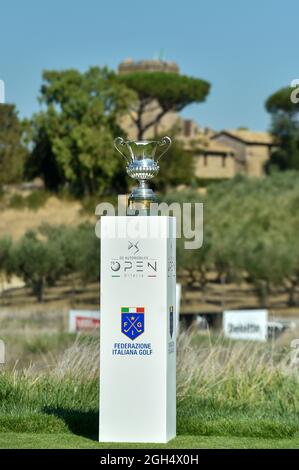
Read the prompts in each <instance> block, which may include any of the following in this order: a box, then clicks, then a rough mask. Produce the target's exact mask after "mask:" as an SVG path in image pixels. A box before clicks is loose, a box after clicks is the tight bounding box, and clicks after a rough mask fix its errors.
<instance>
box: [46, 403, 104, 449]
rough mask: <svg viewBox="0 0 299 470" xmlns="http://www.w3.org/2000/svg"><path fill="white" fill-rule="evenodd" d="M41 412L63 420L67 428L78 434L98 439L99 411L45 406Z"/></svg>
mask: <svg viewBox="0 0 299 470" xmlns="http://www.w3.org/2000/svg"><path fill="white" fill-rule="evenodd" d="M43 412H44V413H46V414H48V415H52V416H56V417H57V418H59V419H61V420H63V421H64V422H65V424H66V426H67V427H68V428H69V430H70V431H71V432H72V433H73V434H76V435H78V436H82V437H87V438H89V439H92V440H94V441H97V440H98V431H99V412H98V411H95V410H94V411H93V410H91V411H82V410H76V409H68V408H50V407H45V408H44V409H43Z"/></svg>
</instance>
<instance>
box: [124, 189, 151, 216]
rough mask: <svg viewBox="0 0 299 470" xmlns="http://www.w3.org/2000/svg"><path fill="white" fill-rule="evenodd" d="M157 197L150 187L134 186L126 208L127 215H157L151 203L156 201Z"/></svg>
mask: <svg viewBox="0 0 299 470" xmlns="http://www.w3.org/2000/svg"><path fill="white" fill-rule="evenodd" d="M156 202H157V198H156V195H155V193H154V191H153V190H152V189H150V188H146V187H139V188H134V189H133V191H132V193H131V195H130V197H129V205H128V209H127V214H128V215H157V209H155V210H154V208H153V207H151V204H153V203H156Z"/></svg>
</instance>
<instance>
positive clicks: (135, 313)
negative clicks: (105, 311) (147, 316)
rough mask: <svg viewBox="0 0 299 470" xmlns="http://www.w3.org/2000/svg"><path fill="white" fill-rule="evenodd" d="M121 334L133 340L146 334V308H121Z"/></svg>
mask: <svg viewBox="0 0 299 470" xmlns="http://www.w3.org/2000/svg"><path fill="white" fill-rule="evenodd" d="M121 332H122V333H123V334H125V335H126V336H127V337H128V338H130V339H131V340H134V339H135V338H138V336H140V335H141V334H142V333H143V332H144V307H122V308H121Z"/></svg>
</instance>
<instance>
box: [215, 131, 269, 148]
mask: <svg viewBox="0 0 299 470" xmlns="http://www.w3.org/2000/svg"><path fill="white" fill-rule="evenodd" d="M223 134H225V135H228V136H230V137H233V138H235V139H237V140H240V141H242V142H244V143H245V144H260V145H273V144H274V138H273V136H272V135H271V134H270V133H269V132H262V131H250V130H247V129H225V130H223V131H221V132H218V133H217V134H215V136H214V137H212V138H217V137H218V136H220V135H223Z"/></svg>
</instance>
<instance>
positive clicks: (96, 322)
mask: <svg viewBox="0 0 299 470" xmlns="http://www.w3.org/2000/svg"><path fill="white" fill-rule="evenodd" d="M99 326H100V312H99V311H95V310H70V311H69V332H70V333H76V332H78V331H90V330H94V329H96V328H99Z"/></svg>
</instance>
